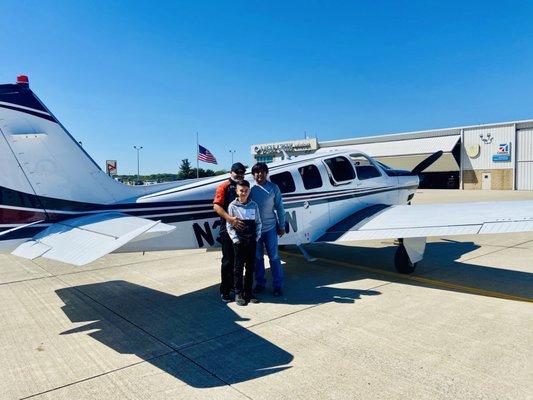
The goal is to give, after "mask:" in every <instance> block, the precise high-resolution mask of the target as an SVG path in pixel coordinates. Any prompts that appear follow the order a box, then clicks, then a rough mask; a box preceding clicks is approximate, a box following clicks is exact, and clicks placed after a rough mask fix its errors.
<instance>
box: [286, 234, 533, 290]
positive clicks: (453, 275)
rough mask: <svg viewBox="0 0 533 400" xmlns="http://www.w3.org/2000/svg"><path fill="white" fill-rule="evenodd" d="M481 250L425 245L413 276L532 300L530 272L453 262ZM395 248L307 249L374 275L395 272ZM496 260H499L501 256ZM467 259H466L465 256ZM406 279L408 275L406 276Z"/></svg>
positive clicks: (337, 246) (323, 246)
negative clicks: (358, 267) (372, 271)
mask: <svg viewBox="0 0 533 400" xmlns="http://www.w3.org/2000/svg"><path fill="white" fill-rule="evenodd" d="M480 247H481V246H479V245H477V244H476V243H474V242H458V241H454V240H443V241H439V242H431V243H428V244H427V246H426V253H425V256H424V259H423V260H422V261H421V262H420V263H419V265H418V266H417V269H416V270H415V273H414V275H416V276H422V277H428V278H431V279H433V280H437V281H440V280H442V281H445V282H448V283H453V284H457V285H462V286H469V287H473V288H476V289H481V290H487V291H497V292H500V293H504V294H507V295H511V296H525V297H531V287H532V286H533V274H532V273H529V272H523V271H516V270H513V269H512V268H509V269H507V268H505V266H504V265H502V266H501V267H498V266H497V265H496V264H497V261H494V264H495V265H493V266H484V265H475V264H473V263H469V262H468V261H464V262H459V261H456V260H457V259H459V258H460V257H461V256H463V255H465V254H467V253H470V252H472V251H474V250H476V249H478V248H480ZM396 248H397V246H395V245H388V246H385V247H380V248H375V247H357V246H352V245H350V246H345V245H340V244H329V243H321V244H314V245H311V246H309V247H308V250H309V252H310V253H311V254H312V255H313V256H316V257H324V258H327V259H333V260H339V261H343V262H350V263H353V264H354V265H361V266H364V267H368V268H372V269H375V270H376V272H379V271H381V270H385V271H390V272H396V270H395V268H394V253H395V251H396ZM504 249H505V248H504V247H501V248H497V247H496V248H494V253H497V252H498V251H500V250H504ZM297 251H298V250H296V249H291V252H295V253H296V252H297ZM526 251H527V250H526ZM529 251H531V250H529ZM490 253H492V252H489V253H485V254H484V256H487V255H488V254H490ZM499 259H500V260H502V258H501V257H500V258H499ZM466 260H468V256H467V257H466ZM347 269H349V268H347ZM362 273H364V272H362ZM407 277H408V275H406V278H407ZM380 279H383V280H387V279H389V280H394V279H390V278H387V276H386V275H381V276H380ZM402 283H403V284H409V285H414V286H424V287H431V288H436V289H440V290H447V291H454V292H463V290H461V289H459V288H458V289H454V288H452V287H443V286H438V285H431V284H425V283H421V282H419V281H416V280H405V281H402ZM479 295H481V294H479Z"/></svg>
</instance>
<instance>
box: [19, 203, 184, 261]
mask: <svg viewBox="0 0 533 400" xmlns="http://www.w3.org/2000/svg"><path fill="white" fill-rule="evenodd" d="M174 229H175V227H174V226H171V225H167V224H163V223H161V222H160V221H152V220H148V219H144V218H139V217H133V216H131V215H127V214H122V213H117V212H109V213H101V214H92V215H88V216H84V217H80V218H73V219H70V220H67V221H61V222H58V223H56V224H54V225H51V226H50V227H48V228H47V229H45V230H44V231H42V232H40V233H38V234H37V235H35V236H34V237H33V238H32V239H31V240H29V241H27V242H24V243H22V244H21V245H20V246H18V247H17V248H16V249H15V250H14V251H13V252H12V254H14V255H16V256H19V257H24V258H28V259H31V260H33V259H34V258H37V257H45V258H49V259H52V260H56V261H61V262H65V263H69V264H74V265H77V266H81V265H85V264H88V263H90V262H91V261H94V260H97V259H98V258H100V257H102V256H104V255H106V254H108V253H111V252H112V251H114V250H117V249H118V248H120V247H122V246H123V245H125V244H126V243H128V242H130V241H132V240H141V239H147V238H151V237H154V236H158V235H163V234H166V233H169V232H171V231H173V230H174Z"/></svg>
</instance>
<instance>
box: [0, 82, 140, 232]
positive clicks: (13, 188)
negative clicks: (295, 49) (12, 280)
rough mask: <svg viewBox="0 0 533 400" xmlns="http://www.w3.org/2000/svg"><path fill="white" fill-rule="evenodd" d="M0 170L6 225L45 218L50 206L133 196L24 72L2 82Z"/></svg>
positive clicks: (76, 206) (0, 217) (1, 220)
mask: <svg viewBox="0 0 533 400" xmlns="http://www.w3.org/2000/svg"><path fill="white" fill-rule="evenodd" d="M0 170H1V173H0V226H2V225H3V226H4V227H5V226H7V225H13V224H15V223H16V224H26V223H31V222H34V221H36V220H41V219H43V213H45V214H46V213H47V211H48V210H61V211H69V210H76V211H79V210H82V209H83V207H84V204H85V205H87V204H109V203H113V202H116V201H119V200H121V199H124V198H126V197H127V196H129V195H131V193H130V191H129V189H128V188H127V187H126V186H125V185H122V184H120V183H118V182H116V181H115V180H113V179H111V178H109V177H108V176H107V175H106V174H105V173H104V172H103V171H102V170H101V169H100V168H99V167H98V165H97V164H96V163H95V162H94V160H93V159H92V158H91V157H90V156H89V155H88V154H87V153H86V152H85V151H84V150H83V148H82V147H81V145H80V144H79V143H78V142H77V141H76V140H75V139H74V138H73V137H72V136H71V135H70V134H69V133H68V132H67V130H66V129H65V128H64V127H63V125H61V123H60V122H59V121H58V120H57V118H56V117H55V116H54V115H53V114H52V113H51V112H50V110H49V109H48V108H47V107H46V106H45V105H44V104H43V102H42V101H41V100H39V98H38V97H37V96H36V95H35V94H34V93H33V92H32V91H31V89H30V87H29V82H28V78H27V77H26V76H19V77H18V79H17V83H16V84H4V85H0ZM17 213H18V216H17ZM32 213H33V214H34V215H33V214H32ZM20 216H23V217H20Z"/></svg>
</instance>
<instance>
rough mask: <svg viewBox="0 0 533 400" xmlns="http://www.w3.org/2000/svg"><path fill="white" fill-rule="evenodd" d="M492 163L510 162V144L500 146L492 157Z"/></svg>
mask: <svg viewBox="0 0 533 400" xmlns="http://www.w3.org/2000/svg"><path fill="white" fill-rule="evenodd" d="M492 161H511V143H502V144H500V145H499V146H498V151H497V152H496V154H493V155H492Z"/></svg>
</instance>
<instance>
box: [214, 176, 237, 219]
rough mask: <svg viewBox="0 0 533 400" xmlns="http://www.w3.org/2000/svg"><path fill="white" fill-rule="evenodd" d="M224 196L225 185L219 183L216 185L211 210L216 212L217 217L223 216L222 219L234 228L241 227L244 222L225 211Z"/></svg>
mask: <svg viewBox="0 0 533 400" xmlns="http://www.w3.org/2000/svg"><path fill="white" fill-rule="evenodd" d="M225 197H226V186H225V185H224V184H222V185H219V186H218V187H217V191H216V192H215V198H214V200H213V210H214V211H215V212H216V213H217V215H218V216H219V217H221V218H224V220H225V221H226V222H228V223H230V224H231V225H232V226H233V227H234V228H237V229H242V228H243V227H244V223H243V222H242V221H241V220H240V219H238V218H237V217H232V216H231V215H229V214H228V213H227V212H226V210H224V207H223V206H224V200H225Z"/></svg>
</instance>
